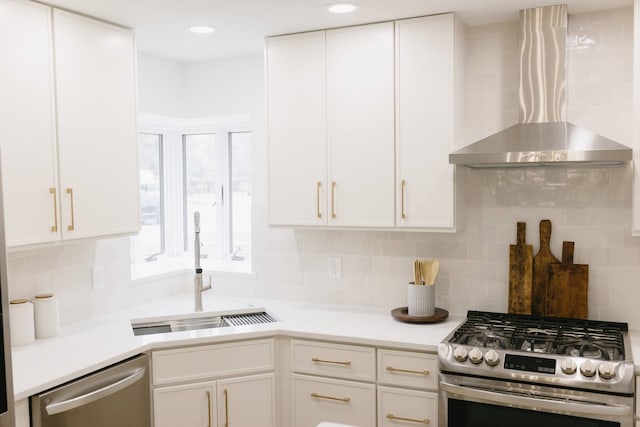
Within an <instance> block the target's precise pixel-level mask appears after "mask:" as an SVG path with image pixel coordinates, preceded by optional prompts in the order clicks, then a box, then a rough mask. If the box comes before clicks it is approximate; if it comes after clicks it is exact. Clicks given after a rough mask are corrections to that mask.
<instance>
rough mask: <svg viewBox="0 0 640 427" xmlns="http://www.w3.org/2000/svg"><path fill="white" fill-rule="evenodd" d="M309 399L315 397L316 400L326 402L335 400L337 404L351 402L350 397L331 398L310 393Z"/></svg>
mask: <svg viewBox="0 0 640 427" xmlns="http://www.w3.org/2000/svg"><path fill="white" fill-rule="evenodd" d="M311 397H315V398H316V399H328V400H337V401H339V402H349V401H350V400H351V398H350V397H333V396H324V395H322V394H318V393H311Z"/></svg>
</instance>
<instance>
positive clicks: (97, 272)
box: [91, 265, 104, 291]
mask: <svg viewBox="0 0 640 427" xmlns="http://www.w3.org/2000/svg"><path fill="white" fill-rule="evenodd" d="M91 285H92V287H93V290H94V291H97V290H99V289H104V267H103V266H101V265H95V266H93V268H92V269H91Z"/></svg>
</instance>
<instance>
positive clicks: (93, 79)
mask: <svg viewBox="0 0 640 427" xmlns="http://www.w3.org/2000/svg"><path fill="white" fill-rule="evenodd" d="M0 49H2V52H3V54H2V57H1V58H0V92H1V93H2V97H3V102H2V103H1V106H0V149H1V152H2V166H3V171H2V177H3V190H4V209H5V225H6V231H7V233H6V234H7V235H6V238H7V245H8V246H22V245H30V244H39V243H46V242H51V241H57V240H71V239H78V238H86V237H96V236H103V235H115V234H122V233H130V232H135V231H137V230H138V229H139V201H138V197H139V196H138V192H139V188H138V185H137V182H138V172H137V143H136V104H135V95H136V88H135V45H134V39H133V33H132V32H131V31H129V30H126V29H123V28H120V27H117V26H114V25H109V24H106V23H103V22H100V21H97V20H93V19H90V18H87V17H82V16H79V15H75V14H73V13H69V12H65V11H61V10H58V9H52V8H50V7H47V6H44V5H41V4H38V3H34V2H30V1H25V0H0Z"/></svg>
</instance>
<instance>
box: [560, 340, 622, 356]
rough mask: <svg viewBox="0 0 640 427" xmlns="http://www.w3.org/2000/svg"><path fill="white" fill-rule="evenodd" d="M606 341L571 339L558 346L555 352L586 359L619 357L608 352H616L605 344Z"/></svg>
mask: <svg viewBox="0 0 640 427" xmlns="http://www.w3.org/2000/svg"><path fill="white" fill-rule="evenodd" d="M607 345H608V344H607V343H601V342H598V341H595V340H590V339H588V338H586V339H579V340H576V341H571V342H568V343H566V344H562V345H560V346H558V351H557V352H556V354H564V355H567V356H574V357H585V358H587V359H595V360H612V359H615V360H617V359H619V358H618V357H612V355H611V354H609V353H610V352H612V353H614V355H615V353H616V351H615V349H612V348H611V347H608V346H607Z"/></svg>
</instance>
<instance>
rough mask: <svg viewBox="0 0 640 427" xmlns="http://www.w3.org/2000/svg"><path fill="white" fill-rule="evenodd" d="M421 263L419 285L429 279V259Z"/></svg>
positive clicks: (426, 282)
mask: <svg viewBox="0 0 640 427" xmlns="http://www.w3.org/2000/svg"><path fill="white" fill-rule="evenodd" d="M421 265H422V270H421V271H422V281H421V282H420V284H421V285H425V284H428V280H429V275H430V274H431V261H428V260H424V261H421Z"/></svg>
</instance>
